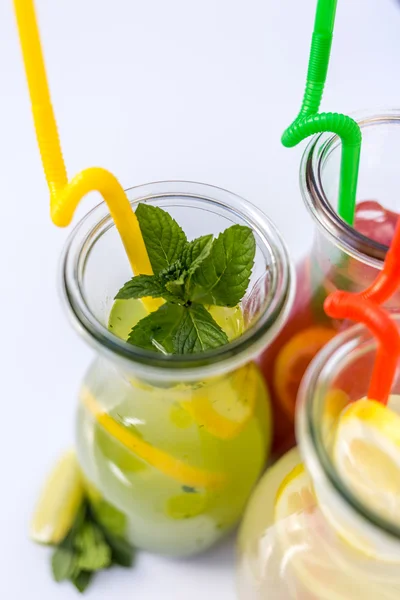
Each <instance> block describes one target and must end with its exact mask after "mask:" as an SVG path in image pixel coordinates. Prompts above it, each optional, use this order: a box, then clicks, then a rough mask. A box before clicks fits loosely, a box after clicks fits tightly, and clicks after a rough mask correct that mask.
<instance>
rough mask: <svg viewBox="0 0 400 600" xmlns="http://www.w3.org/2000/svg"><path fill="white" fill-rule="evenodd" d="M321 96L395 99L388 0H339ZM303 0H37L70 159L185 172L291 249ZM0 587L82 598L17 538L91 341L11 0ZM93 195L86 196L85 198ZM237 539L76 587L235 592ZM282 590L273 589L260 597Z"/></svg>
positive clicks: (3, 147)
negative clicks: (283, 141) (55, 218)
mask: <svg viewBox="0 0 400 600" xmlns="http://www.w3.org/2000/svg"><path fill="white" fill-rule="evenodd" d="M338 4H339V7H338V15H337V23H336V36H335V42H334V47H333V56H332V63H331V69H330V72H329V77H328V85H327V89H326V93H325V97H324V101H323V108H324V109H325V110H336V111H343V112H347V111H352V110H355V109H361V108H374V107H383V106H385V107H393V106H399V105H400V78H399V64H400V36H399V31H400V2H397V1H396V0H339V2H338ZM314 7H315V1H314V0H241V1H239V0H201V1H200V0H108V1H105V0H37V9H38V14H39V19H40V26H41V32H42V39H43V44H44V49H45V54H46V60H47V65H48V74H49V79H50V84H51V91H52V96H53V102H54V106H55V109H56V116H57V120H58V124H59V129H60V134H61V140H62V145H63V150H64V154H65V159H66V164H67V168H68V172H69V174H75V173H77V172H78V171H79V170H81V169H82V168H85V167H89V166H104V167H106V168H108V169H110V170H111V171H113V172H114V173H115V174H116V175H117V176H118V177H119V179H120V180H121V182H122V184H123V185H124V186H125V187H129V186H132V185H137V184H140V183H145V182H149V181H154V180H161V179H187V180H194V181H201V182H204V183H210V184H214V185H218V186H222V187H224V188H227V189H230V190H232V191H234V192H236V193H238V194H240V195H242V196H244V197H245V198H247V199H249V200H251V201H252V202H254V203H256V204H258V205H259V206H260V207H261V208H262V209H264V211H265V212H266V213H267V214H268V215H269V216H270V217H271V218H272V219H273V220H274V221H275V223H276V224H277V225H278V227H279V228H280V230H281V232H282V233H283V235H284V236H285V238H286V240H287V242H288V244H289V247H290V249H291V250H292V252H293V255H294V256H298V255H299V253H300V252H302V251H304V250H305V249H306V248H307V246H308V245H309V243H310V235H311V234H312V223H311V221H310V219H309V217H308V215H307V214H306V212H305V209H304V208H303V205H302V200H301V197H300V194H299V190H298V184H297V178H298V164H299V160H300V156H301V152H302V149H301V148H296V149H293V150H286V149H284V148H282V147H281V146H280V141H279V138H280V134H281V132H282V130H283V129H284V128H285V126H286V125H288V124H289V122H290V121H291V119H292V118H293V117H294V116H295V114H296V111H297V109H298V108H299V106H300V100H301V97H302V90H303V85H304V78H305V72H306V65H307V57H308V50H309V40H310V33H311V30H312V23H313V13H314ZM0 193H1V198H0V206H1V222H0V266H1V274H0V286H1V295H0V298H1V329H0V354H1V362H0V373H1V379H0V386H1V387H0V407H1V408H0V535H1V541H0V597H1V598H4V599H5V600H23V599H25V598H29V599H30V600H50V599H51V600H53V599H57V600H61V599H73V598H76V594H75V592H74V591H73V589H72V587H69V586H68V585H63V586H58V585H56V584H54V583H53V582H52V580H51V577H50V573H49V567H48V556H47V551H46V550H45V549H41V548H38V547H36V546H34V545H33V544H31V543H30V542H29V541H28V538H27V529H28V523H29V519H30V515H31V511H32V508H33V505H34V502H35V499H36V497H37V494H38V491H39V489H40V486H41V483H42V481H43V479H44V477H45V476H46V474H47V472H48V470H49V468H50V467H51V465H52V463H53V461H54V460H55V458H56V457H57V455H58V453H59V452H61V451H62V450H63V449H64V448H65V447H66V446H68V445H70V444H71V442H72V440H73V417H74V410H75V402H76V401H75V393H76V389H77V386H78V383H79V381H80V378H81V376H82V373H83V371H84V370H85V368H86V366H87V365H88V363H89V361H90V358H91V352H90V351H89V349H88V348H86V347H85V346H84V345H83V343H82V342H81V341H80V340H79V339H77V338H76V337H75V334H74V333H73V332H72V331H71V330H70V328H69V325H68V324H67V321H66V319H65V317H64V315H63V314H62V310H61V308H60V303H59V299H58V293H57V286H56V281H57V279H56V275H57V266H58V256H59V254H60V251H61V248H62V246H63V243H64V240H65V237H66V235H67V231H62V230H58V229H56V228H55V227H54V226H53V225H52V224H51V222H50V219H49V210H48V204H49V199H48V191H47V189H46V185H45V180H44V176H43V174H42V169H41V164H40V160H39V153H38V150H37V146H36V141H35V137H34V132H33V126H32V121H31V115H30V109H29V102H28V94H27V89H26V84H25V79H24V73H23V69H22V61H21V56H20V51H19V47H18V39H17V34H16V29H15V24H14V18H13V13H12V1H11V0H0ZM97 200H98V199H97V198H96V197H94V198H92V199H86V200H85V202H84V203H83V207H81V208H80V211H79V214H81V215H82V214H83V212H86V210H87V209H88V207H89V206H90V205H91V204H93V203H94V202H95V201H97ZM233 566H234V549H233V539H231V540H228V541H227V542H225V543H224V544H222V545H221V546H220V547H218V548H217V549H215V550H213V551H211V552H210V553H208V554H207V555H205V556H202V557H200V558H198V559H192V560H188V561H182V562H173V561H170V560H164V559H161V558H158V557H157V558H155V557H152V556H148V555H145V554H141V555H139V556H138V559H137V564H136V568H135V570H133V571H122V570H114V571H112V572H110V573H107V574H105V575H104V574H103V575H101V576H99V577H98V578H97V579H96V583H95V585H93V587H92V588H91V589H90V591H89V592H88V594H87V598H88V599H91V598H96V600H97V599H98V600H102V599H104V598H118V599H119V598H120V599H121V600H122V599H128V598H129V599H130V598H132V599H134V598H140V600H153V599H154V600H155V599H158V598H161V597H162V598H163V600H187V598H190V600H200V599H201V600H203V599H204V597H205V594H207V596H208V597H209V598H212V599H214V598H218V599H219V600H233V598H234V597H235V595H234V570H233ZM271 600H279V599H271Z"/></svg>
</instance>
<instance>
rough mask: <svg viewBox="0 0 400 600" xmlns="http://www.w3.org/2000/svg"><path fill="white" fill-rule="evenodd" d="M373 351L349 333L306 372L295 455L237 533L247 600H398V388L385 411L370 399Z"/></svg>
mask: <svg viewBox="0 0 400 600" xmlns="http://www.w3.org/2000/svg"><path fill="white" fill-rule="evenodd" d="M397 322H398V324H399V326H400V319H397ZM375 352H376V342H375V340H374V339H372V338H371V334H370V333H369V332H368V331H367V330H366V329H365V328H364V327H363V326H356V327H352V328H350V329H348V330H347V331H345V332H344V333H341V334H340V335H338V336H337V337H336V338H335V339H334V340H333V341H332V342H330V343H329V344H328V345H327V347H326V348H325V349H324V350H323V351H322V352H321V353H320V354H319V355H318V356H317V358H316V359H315V360H314V361H313V363H312V365H311V366H310V368H309V369H308V371H307V374H306V377H305V379H304V381H303V383H302V385H301V389H300V393H299V398H298V409H297V419H296V422H297V427H296V433H297V438H298V447H295V448H293V449H292V450H290V451H289V452H288V453H287V454H285V455H284V456H283V457H282V458H281V459H280V460H279V461H278V462H277V463H276V464H275V465H274V466H273V467H272V468H271V469H270V470H269V471H267V473H266V474H265V475H264V477H263V479H262V480H261V482H260V483H259V484H258V487H257V488H256V491H255V493H254V495H253V497H252V499H251V500H250V503H249V505H248V508H247V511H246V515H245V518H244V521H243V524H242V527H241V531H240V536H239V572H238V585H239V596H240V598H241V599H243V600H267V599H268V600H269V599H270V598H277V599H278V598H279V600H291V599H301V600H361V599H362V600H378V599H379V600H395V599H396V598H399V597H400V379H399V377H397V379H396V380H395V382H394V385H393V389H392V395H391V397H390V399H389V403H388V405H387V406H384V405H382V404H379V403H378V402H376V401H374V400H373V399H367V398H366V397H365V396H366V394H367V390H368V386H369V382H370V378H371V374H372V369H373V364H374V358H375Z"/></svg>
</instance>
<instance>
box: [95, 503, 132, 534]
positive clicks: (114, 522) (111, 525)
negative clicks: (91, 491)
mask: <svg viewBox="0 0 400 600" xmlns="http://www.w3.org/2000/svg"><path fill="white" fill-rule="evenodd" d="M91 509H92V513H93V516H94V517H95V520H96V521H97V523H98V524H99V525H100V526H101V528H102V529H103V533H104V529H105V530H106V532H110V534H114V535H118V536H122V535H124V533H125V529H126V521H127V519H126V515H124V513H122V512H121V511H119V510H118V509H117V508H115V507H114V506H112V505H111V504H109V503H108V502H106V501H105V500H100V502H96V505H95V506H92V507H91Z"/></svg>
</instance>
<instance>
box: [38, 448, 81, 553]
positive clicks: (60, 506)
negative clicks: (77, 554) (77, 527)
mask: <svg viewBox="0 0 400 600" xmlns="http://www.w3.org/2000/svg"><path fill="white" fill-rule="evenodd" d="M83 496H84V488H83V481H82V476H81V473H80V469H79V465H78V461H77V459H76V456H75V452H74V451H73V450H71V451H68V452H66V453H65V454H64V455H63V456H62V457H61V459H60V460H59V462H58V463H57V465H56V466H55V468H54V470H53V471H52V473H51V474H50V476H49V478H48V479H47V482H46V484H45V486H44V489H43V491H42V494H41V496H40V499H39V502H38V505H37V507H36V510H35V513H34V516H33V519H32V523H31V528H30V537H31V538H32V539H33V540H34V541H35V542H37V543H39V544H59V543H60V542H62V540H63V539H64V538H65V536H66V535H67V533H68V532H69V531H70V529H71V527H72V525H73V523H74V521H75V519H76V516H77V513H78V510H79V507H80V506H81V504H82V501H83Z"/></svg>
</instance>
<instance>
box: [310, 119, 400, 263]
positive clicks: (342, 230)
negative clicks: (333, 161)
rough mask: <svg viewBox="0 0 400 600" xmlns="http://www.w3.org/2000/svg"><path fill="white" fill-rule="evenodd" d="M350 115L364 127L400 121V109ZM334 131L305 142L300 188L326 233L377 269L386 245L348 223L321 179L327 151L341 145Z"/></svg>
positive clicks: (338, 244) (327, 156) (339, 245)
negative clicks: (337, 210) (326, 191)
mask: <svg viewBox="0 0 400 600" xmlns="http://www.w3.org/2000/svg"><path fill="white" fill-rule="evenodd" d="M351 116H352V117H353V118H354V119H355V120H356V121H357V123H358V124H359V125H360V128H361V131H362V130H363V128H364V129H365V128H366V127H371V126H376V125H379V124H386V125H387V124H389V123H397V124H399V123H400V109H396V108H393V109H382V110H375V111H374V112H371V111H357V112H355V113H353V114H351ZM340 144H341V141H340V138H339V137H338V136H337V135H336V134H333V133H320V134H317V135H315V136H313V137H312V138H311V140H310V142H309V143H308V145H307V147H306V149H305V151H304V154H303V156H302V159H301V164H300V189H301V194H302V196H303V200H304V202H305V205H306V207H307V209H308V211H309V212H310V213H311V216H312V217H313V219H314V220H315V221H316V222H317V224H318V226H319V227H321V228H322V229H323V230H324V232H325V234H327V236H328V237H329V238H330V239H331V240H332V241H333V242H334V243H335V244H336V245H337V246H338V247H339V248H340V249H341V250H343V251H344V252H345V253H346V254H348V255H350V256H351V257H353V258H355V259H357V260H359V261H361V262H363V263H364V264H366V265H369V266H371V267H374V268H376V269H382V266H383V262H384V260H385V256H386V253H387V251H388V249H389V248H388V246H385V245H384V244H380V243H379V242H376V241H374V240H372V239H370V238H368V237H366V236H365V235H363V234H362V233H359V232H358V231H357V230H356V229H354V228H353V227H351V226H350V225H348V224H347V223H346V222H345V221H343V219H342V218H341V217H340V216H339V215H338V213H337V212H336V211H335V210H334V208H333V207H332V204H331V203H330V201H329V200H328V198H327V196H326V194H325V190H324V186H323V183H322V170H323V166H324V164H325V162H326V161H327V160H328V158H329V154H330V153H331V152H332V151H333V150H335V149H336V148H337V147H338V146H340Z"/></svg>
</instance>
